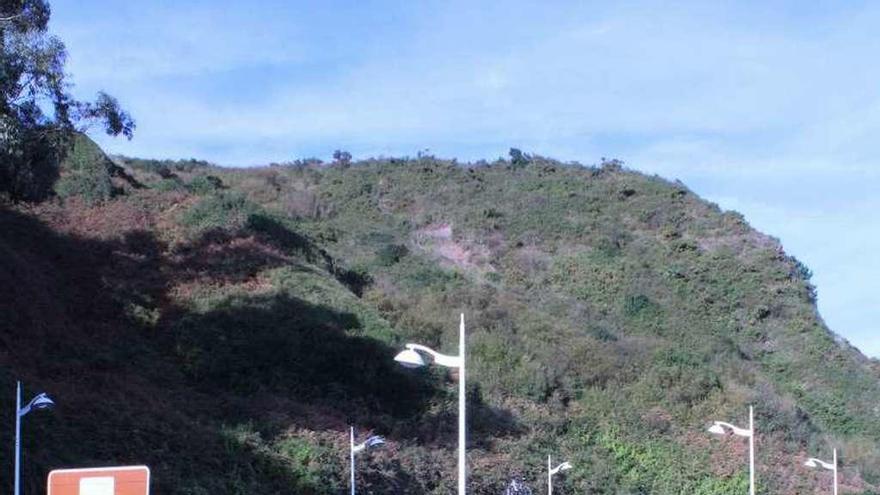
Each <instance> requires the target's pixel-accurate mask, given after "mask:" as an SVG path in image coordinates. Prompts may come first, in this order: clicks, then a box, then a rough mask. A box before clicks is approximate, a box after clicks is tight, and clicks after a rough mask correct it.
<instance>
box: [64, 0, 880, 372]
mask: <svg viewBox="0 0 880 495" xmlns="http://www.w3.org/2000/svg"><path fill="white" fill-rule="evenodd" d="M810 3H815V4H816V5H807V4H810ZM878 28H880V4H877V3H874V4H873V5H872V4H870V3H867V2H866V3H861V2H821V3H820V2H797V1H793V2H737V3H736V4H735V5H734V4H733V3H729V4H728V3H722V2H675V3H671V2H657V3H652V2H557V1H552V0H545V1H540V2H521V1H510V2H485V3H482V2H478V1H461V2H458V1H442V2H431V1H420V2H411V1H401V2H382V1H363V0H362V1H354V0H352V1H349V2H342V1H321V2H317V1H316V2H309V3H306V2H292V1H264V2H261V1H254V2H239V1H223V0H214V1H182V0H179V1H161V0H155V1H146V0H144V1H139V2H138V1H130V2H119V1H118V0H106V1H103V0H56V1H54V2H53V20H52V29H53V31H54V32H55V33H56V34H58V35H59V36H60V37H61V38H62V39H63V40H64V41H65V42H66V43H67V46H68V49H69V51H70V59H69V67H68V68H69V71H70V72H71V74H72V76H73V80H74V82H75V83H76V93H77V94H79V95H81V96H83V97H88V96H90V95H92V94H94V93H95V92H96V91H97V90H99V89H105V90H107V91H108V92H110V93H111V94H113V95H115V96H117V97H118V98H119V99H120V100H121V101H122V102H123V104H124V105H125V106H126V108H127V109H129V110H130V111H131V112H132V114H133V115H134V116H135V118H136V119H137V121H138V130H137V133H136V137H135V139H134V140H133V141H131V142H126V141H123V140H111V139H105V138H102V137H100V136H97V135H96V137H98V138H99V140H100V142H101V143H102V145H104V146H105V148H107V149H108V150H110V151H111V152H116V153H124V154H128V155H135V156H143V157H157V158H165V157H170V158H189V157H197V158H205V159H209V160H213V161H216V162H218V163H221V164H234V165H251V164H263V163H267V162H271V161H285V160H291V159H295V158H302V157H310V156H317V157H321V158H325V159H326V158H328V157H329V156H330V154H331V153H332V151H333V150H334V149H338V148H341V149H347V150H349V151H351V152H352V153H353V154H354V155H355V156H356V157H366V156H376V155H398V156H399V155H415V154H416V153H417V152H418V151H419V150H424V149H429V150H431V152H432V153H435V154H437V155H439V156H444V157H458V158H460V159H465V160H466V159H479V158H487V159H492V158H496V157H498V156H502V155H505V154H506V152H507V149H508V148H509V147H511V146H515V147H519V148H521V149H523V150H525V151H528V152H535V153H540V154H543V155H547V156H552V157H555V158H559V159H563V160H578V161H580V162H582V163H595V162H598V161H599V159H600V158H601V157H609V158H610V157H615V158H619V159H622V160H624V161H626V163H627V165H628V166H630V167H632V168H635V169H637V170H641V171H644V172H648V173H657V174H660V175H662V176H664V177H668V178H670V179H673V178H678V179H681V180H682V181H684V182H685V183H686V184H688V185H689V186H690V187H691V188H692V189H693V190H695V191H696V192H697V193H699V194H700V195H702V196H703V197H705V198H707V199H709V200H711V201H714V202H716V203H718V204H720V205H721V206H722V207H724V208H728V209H735V210H738V211H740V212H742V213H743V214H744V215H745V216H746V218H747V219H748V220H749V222H751V223H752V225H754V226H755V227H757V228H758V229H760V230H762V231H764V232H767V233H769V234H771V235H774V236H776V237H778V238H780V239H781V240H782V242H783V244H784V245H785V247H786V250H787V251H788V252H789V253H791V254H794V255H795V256H797V257H798V258H799V259H801V260H802V261H804V262H805V263H806V264H807V265H808V266H810V267H811V268H812V269H813V271H814V272H815V275H814V281H815V283H816V284H817V286H818V288H819V307H820V311H821V313H822V315H823V317H824V318H825V320H826V321H827V323H828V324H829V326H830V327H831V328H832V329H833V330H834V331H835V332H837V333H838V334H840V335H842V336H843V337H845V338H846V339H848V340H849V341H850V342H852V343H853V344H854V345H856V346H858V347H859V348H860V349H862V350H863V351H864V352H865V353H866V354H869V355H872V356H877V357H880V332H878V331H877V328H878V321H880V295H878V291H876V290H874V289H875V286H876V282H877V280H880V257H878V252H880V228H878V227H880V221H878V219H877V214H878V211H880V195H878V193H880V64H877V63H876V55H877V53H880V37H878V36H877V35H876V33H877V30H878Z"/></svg>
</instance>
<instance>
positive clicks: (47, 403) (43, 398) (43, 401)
mask: <svg viewBox="0 0 880 495" xmlns="http://www.w3.org/2000/svg"><path fill="white" fill-rule="evenodd" d="M54 406H55V403H54V402H52V399H50V398H49V396H48V395H46V394H45V393H42V394H38V395H37V396H35V397H34V398H33V399H31V401H30V402H28V403H27V405H26V406H24V407H21V382H16V384H15V492H14V493H15V495H19V493H20V486H21V482H20V479H19V478H20V474H19V473H20V472H21V469H20V468H21V418H23V417H25V415H27V413H29V412H31V411H32V410H40V409H51V408H52V407H54Z"/></svg>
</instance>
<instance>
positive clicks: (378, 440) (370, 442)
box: [364, 435, 385, 449]
mask: <svg viewBox="0 0 880 495" xmlns="http://www.w3.org/2000/svg"><path fill="white" fill-rule="evenodd" d="M383 445H385V439H384V438H383V437H380V436H378V435H376V436H372V437H370V438H368V439H367V440H366V441H365V442H364V446H365V447H366V448H367V449H375V448H379V447H381V446H383Z"/></svg>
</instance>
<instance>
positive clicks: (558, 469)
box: [547, 455, 571, 495]
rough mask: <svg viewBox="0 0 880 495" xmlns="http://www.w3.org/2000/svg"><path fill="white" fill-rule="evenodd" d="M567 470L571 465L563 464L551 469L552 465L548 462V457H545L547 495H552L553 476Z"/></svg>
mask: <svg viewBox="0 0 880 495" xmlns="http://www.w3.org/2000/svg"><path fill="white" fill-rule="evenodd" d="M569 469H571V464H569V463H567V462H563V463H562V464H560V465H558V466H556V467H553V463H552V462H551V461H550V456H549V455H548V456H547V495H553V475H554V474H556V473H559V472H561V471H567V470H569Z"/></svg>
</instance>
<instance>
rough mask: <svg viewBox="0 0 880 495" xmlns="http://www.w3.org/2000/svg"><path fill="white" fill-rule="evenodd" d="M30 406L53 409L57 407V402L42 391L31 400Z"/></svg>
mask: <svg viewBox="0 0 880 495" xmlns="http://www.w3.org/2000/svg"><path fill="white" fill-rule="evenodd" d="M30 407H31V408H32V409H51V408H53V407H55V402H54V401H53V400H52V399H50V398H49V396H48V395H46V394H45V393H42V394H40V395H38V396H36V397H34V398H33V399H32V400H31V403H30Z"/></svg>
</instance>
